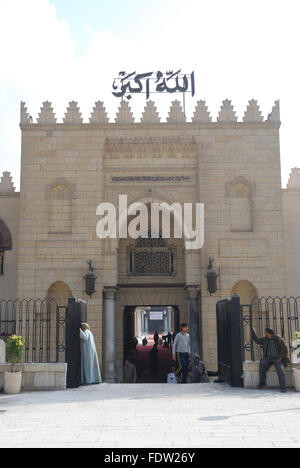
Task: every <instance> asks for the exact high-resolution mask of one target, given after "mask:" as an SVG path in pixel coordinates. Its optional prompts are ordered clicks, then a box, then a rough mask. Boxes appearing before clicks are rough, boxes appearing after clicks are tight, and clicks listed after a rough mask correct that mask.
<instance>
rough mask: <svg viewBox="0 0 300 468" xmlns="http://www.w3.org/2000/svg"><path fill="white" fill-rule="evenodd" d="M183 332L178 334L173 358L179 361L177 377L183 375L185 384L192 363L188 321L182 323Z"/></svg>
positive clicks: (182, 380)
mask: <svg viewBox="0 0 300 468" xmlns="http://www.w3.org/2000/svg"><path fill="white" fill-rule="evenodd" d="M180 328H181V332H180V333H178V334H177V335H176V338H175V340H174V344H173V360H174V361H177V365H178V368H177V371H176V377H180V376H182V377H181V383H183V384H185V383H186V379H187V376H188V371H189V365H190V354H191V344H190V335H189V334H188V331H189V325H188V323H185V322H184V323H182V324H181V327H180Z"/></svg>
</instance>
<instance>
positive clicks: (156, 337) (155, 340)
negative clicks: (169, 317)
mask: <svg viewBox="0 0 300 468" xmlns="http://www.w3.org/2000/svg"><path fill="white" fill-rule="evenodd" d="M153 339H154V343H155V344H156V345H157V346H158V343H159V334H158V331H156V332H155V333H154V337H153Z"/></svg>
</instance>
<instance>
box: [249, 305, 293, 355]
mask: <svg viewBox="0 0 300 468" xmlns="http://www.w3.org/2000/svg"><path fill="white" fill-rule="evenodd" d="M241 311H242V320H243V343H244V360H246V361H256V360H259V359H261V358H262V350H261V349H260V347H259V346H256V345H255V344H254V342H253V339H252V336H251V333H250V330H251V328H255V329H256V331H257V335H259V336H260V337H261V336H263V335H264V331H265V328H273V330H274V332H275V334H276V335H279V336H281V337H282V338H283V339H284V340H285V342H286V344H287V346H288V348H289V352H290V355H292V352H293V348H292V340H293V337H294V336H295V333H296V331H300V297H296V298H295V297H256V298H254V299H253V301H252V303H251V304H250V305H242V306H241Z"/></svg>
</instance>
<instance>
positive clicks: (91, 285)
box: [83, 260, 97, 297]
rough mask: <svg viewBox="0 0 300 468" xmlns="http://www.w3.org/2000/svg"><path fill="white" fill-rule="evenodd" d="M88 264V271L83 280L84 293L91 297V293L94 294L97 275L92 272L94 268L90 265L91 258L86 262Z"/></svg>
mask: <svg viewBox="0 0 300 468" xmlns="http://www.w3.org/2000/svg"><path fill="white" fill-rule="evenodd" d="M87 264H88V266H89V271H88V273H87V274H86V275H85V276H84V278H83V279H84V281H85V293H86V295H87V296H90V297H92V295H93V294H95V292H96V290H95V282H96V279H97V277H96V276H95V274H94V268H93V267H92V260H90V261H89V262H87Z"/></svg>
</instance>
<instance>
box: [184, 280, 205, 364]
mask: <svg viewBox="0 0 300 468" xmlns="http://www.w3.org/2000/svg"><path fill="white" fill-rule="evenodd" d="M186 291H187V294H188V301H189V326H190V337H191V352H192V353H197V354H199V355H200V356H201V354H202V353H201V343H200V330H199V325H200V310H199V298H200V291H201V290H200V288H199V286H187V288H186Z"/></svg>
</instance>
